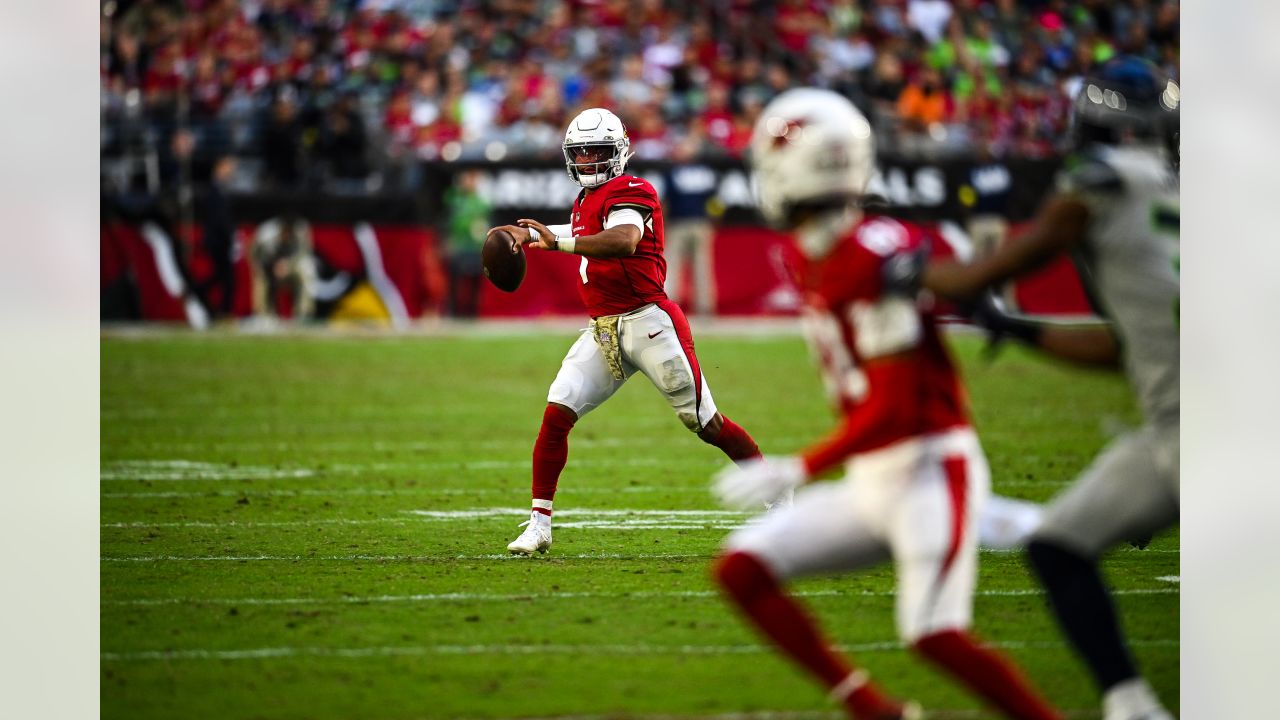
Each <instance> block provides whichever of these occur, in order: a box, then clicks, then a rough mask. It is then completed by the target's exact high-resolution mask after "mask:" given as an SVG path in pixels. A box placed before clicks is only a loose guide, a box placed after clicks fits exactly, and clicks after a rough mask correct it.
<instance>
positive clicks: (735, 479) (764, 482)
mask: <svg viewBox="0 0 1280 720" xmlns="http://www.w3.org/2000/svg"><path fill="white" fill-rule="evenodd" d="M807 477H808V474H807V473H806V472H805V469H804V461H803V460H801V459H800V458H798V457H796V456H794V455H786V456H781V457H774V458H759V459H756V460H748V461H747V462H745V463H742V465H740V466H739V465H734V466H731V467H728V468H725V469H724V470H721V471H720V472H719V473H716V476H715V481H714V482H715V484H714V487H713V489H712V492H714V493H715V495H716V497H717V498H719V499H720V504H722V505H724V506H725V507H727V508H731V509H734V510H751V509H755V508H759V507H760V506H761V504H763V503H768V502H772V501H774V500H776V499H777V498H778V497H779V496H781V495H783V494H784V493H787V492H789V491H792V490H795V489H796V488H797V487H799V486H800V485H801V484H803V483H804V481H805V480H806V479H807Z"/></svg>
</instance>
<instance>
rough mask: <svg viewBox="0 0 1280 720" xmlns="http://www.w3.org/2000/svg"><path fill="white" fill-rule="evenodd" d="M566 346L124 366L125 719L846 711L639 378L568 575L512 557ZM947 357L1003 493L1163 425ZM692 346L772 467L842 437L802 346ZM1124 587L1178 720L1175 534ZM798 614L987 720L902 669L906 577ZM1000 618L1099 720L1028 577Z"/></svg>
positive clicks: (996, 584) (104, 579) (323, 345)
mask: <svg viewBox="0 0 1280 720" xmlns="http://www.w3.org/2000/svg"><path fill="white" fill-rule="evenodd" d="M696 332H697V328H696V327H695V333H696ZM572 339H573V333H572V332H571V331H570V332H561V331H548V332H545V333H541V334H531V335H529V336H527V337H510V336H507V337H479V336H477V337H441V338H431V337H408V338H406V337H401V338H394V337H387V338H377V337H374V338H370V337H328V338H297V337H295V338H287V337H280V338H251V337H234V336H215V337H206V338H200V337H195V336H182V335H176V336H168V337H158V338H150V339H124V338H116V337H106V338H104V340H103V342H102V353H101V363H102V399H101V419H102V459H101V470H102V483H101V492H102V518H101V522H102V529H101V554H102V562H101V587H102V597H101V620H102V637H101V646H102V663H101V680H102V686H101V693H102V697H101V700H102V717H104V718H423V717H470V718H479V717H513V716H520V717H533V716H538V717H552V716H569V715H572V716H610V717H626V716H653V715H665V716H674V715H679V716H686V715H687V716H705V715H718V714H725V713H757V712H766V711H767V712H773V713H787V714H789V715H788V716H823V715H830V714H831V713H830V711H831V707H830V706H829V705H828V704H827V703H826V700H825V699H824V696H823V693H822V692H821V691H820V690H819V689H818V688H817V687H816V686H815V685H813V684H811V683H810V682H809V681H808V679H807V678H806V677H804V676H802V675H801V674H800V673H798V672H797V671H795V670H793V669H792V667H791V666H790V665H789V664H787V663H785V662H784V661H783V660H782V659H781V658H779V657H778V656H776V655H774V654H773V653H771V652H770V651H768V649H767V648H765V647H764V646H763V645H762V644H761V641H760V640H759V639H758V638H757V637H755V636H754V635H753V634H752V633H751V631H750V630H749V629H748V628H747V627H745V626H744V625H743V624H742V623H740V622H739V620H738V618H737V617H736V616H734V615H733V614H732V613H731V612H730V611H729V609H728V607H727V606H726V605H725V604H724V603H723V602H722V601H721V600H720V598H719V597H718V596H716V594H715V593H714V592H713V589H712V586H711V584H710V582H709V579H708V574H707V568H708V564H709V561H710V559H711V557H712V556H713V554H714V553H715V552H716V550H717V547H718V545H719V543H720V541H721V540H722V539H723V537H724V536H725V535H726V533H727V532H728V529H729V528H731V527H733V526H734V525H736V524H738V523H740V522H741V521H742V520H743V517H742V516H739V515H735V514H725V513H721V512H720V511H719V508H718V506H717V505H716V504H715V502H714V501H713V499H712V497H711V495H710V494H709V492H708V490H707V485H708V478H709V476H710V475H711V474H712V473H713V472H714V471H716V470H717V469H718V468H720V467H721V466H722V465H723V464H724V462H725V461H724V460H723V457H722V456H721V455H720V454H719V451H717V450H716V449H715V448H712V447H710V446H707V445H704V444H703V443H701V442H699V441H698V440H697V439H696V438H695V437H694V436H693V435H692V434H690V433H689V432H688V431H687V430H685V429H684V428H683V426H682V425H681V424H680V423H679V421H678V420H676V418H675V416H674V414H673V413H672V412H671V411H670V410H669V408H668V407H667V406H666V404H665V402H664V401H663V400H662V398H661V397H660V396H658V394H657V393H655V392H653V390H652V388H651V387H650V386H649V385H648V383H647V382H646V381H645V380H644V379H643V377H637V378H636V379H634V380H633V381H632V382H630V383H629V384H628V385H627V386H626V387H625V388H623V390H622V392H620V393H619V394H618V396H616V397H615V398H614V399H613V400H611V401H610V402H609V403H608V404H606V405H605V406H604V407H602V408H601V409H600V410H598V411H596V412H595V413H594V414H592V415H590V416H588V417H587V418H585V419H584V420H583V421H582V422H580V423H579V425H578V427H577V429H576V430H575V431H574V433H573V435H572V436H571V439H570V458H569V466H568V468H567V469H566V471H565V473H564V476H563V477H562V479H561V483H560V492H559V494H558V495H557V497H556V509H557V512H556V521H557V529H556V534H555V547H554V548H553V550H552V552H551V553H550V554H549V555H547V556H543V557H535V558H528V559H526V558H509V557H507V556H505V554H504V553H505V546H506V543H507V542H509V541H510V540H511V539H513V538H514V537H515V536H516V535H517V534H518V532H519V529H518V528H517V524H518V523H520V522H521V521H523V520H524V519H526V517H527V512H528V510H527V508H528V489H529V469H528V465H529V453H530V449H531V447H532V444H533V439H534V436H535V435H536V433H537V429H538V423H539V420H540V418H541V414H542V408H543V406H544V402H545V397H546V395H545V393H546V386H547V385H548V384H549V383H550V381H551V379H552V378H553V377H554V375H555V372H556V369H557V367H558V365H559V361H560V358H561V357H562V356H563V354H564V352H565V350H567V348H568V346H569V344H570V343H571V341H572ZM954 345H955V348H956V351H957V354H958V355H959V356H960V358H961V360H962V361H963V364H964V367H965V376H966V379H967V381H968V384H969V388H970V391H971V394H972V400H973V405H974V411H975V415H976V418H977V423H978V427H979V431H980V433H981V436H982V438H983V442H984V445H985V447H986V450H987V453H988V455H989V457H990V461H991V466H992V472H993V482H994V488H995V490H996V491H997V492H1000V493H1003V494H1006V495H1011V496H1015V497H1022V498H1028V499H1033V500H1045V499H1047V498H1049V497H1050V496H1051V495H1052V494H1053V493H1054V492H1056V491H1057V490H1058V489H1060V488H1061V487H1062V486H1063V485H1064V484H1065V483H1067V482H1069V481H1070V479H1071V478H1072V477H1073V475H1074V474H1075V473H1076V472H1078V471H1079V470H1080V469H1082V468H1083V467H1084V466H1085V465H1086V464H1087V463H1088V461H1089V460H1090V458H1091V457H1092V456H1093V455H1094V454H1095V453H1096V452H1097V451H1098V450H1099V449H1100V448H1101V447H1102V446H1103V445H1104V444H1105V443H1106V441H1107V439H1108V434H1109V433H1114V432H1116V431H1117V430H1118V429H1120V428H1123V427H1125V426H1132V425H1134V424H1136V423H1137V422H1138V415H1137V412H1136V411H1135V409H1134V407H1133V404H1132V401H1131V400H1130V396H1129V392H1128V389H1127V387H1126V386H1125V384H1124V383H1123V380H1122V379H1121V378H1119V377H1118V376H1110V375H1102V374H1094V373H1083V372H1079V371H1075V370H1069V369H1064V368H1062V367H1060V366H1055V365H1050V364H1046V363H1044V362H1042V361H1040V360H1037V359H1035V358H1033V357H1031V356H1029V355H1025V354H1021V353H1018V352H1016V351H1013V350H1006V351H1005V353H1004V354H1003V355H1002V356H1001V358H1000V359H999V360H998V361H997V362H996V363H994V364H990V365H988V364H986V363H983V362H981V361H979V360H977V355H978V352H977V349H978V346H977V343H976V342H975V341H974V340H972V339H965V338H957V339H956V340H955V341H954ZM698 350H699V357H700V359H701V361H702V364H703V368H704V372H706V374H707V376H708V379H709V381H710V383H711V387H712V389H713V391H714V393H715V397H716V401H717V404H718V405H719V406H720V408H721V409H722V410H723V411H724V412H725V413H726V414H728V415H729V416H730V417H732V418H734V419H735V420H736V421H738V422H739V423H741V424H742V425H743V426H744V427H746V428H747V429H748V430H749V431H750V432H751V433H752V434H753V435H754V436H755V438H756V439H757V441H758V442H759V443H760V445H761V447H762V448H763V449H764V450H765V452H768V453H779V452H788V451H791V450H795V449H797V448H799V447H801V446H803V445H804V444H805V443H806V442H808V441H809V440H811V439H813V438H814V437H816V436H817V435H818V434H819V433H821V432H824V431H825V430H826V429H827V428H829V427H830V425H831V423H832V418H831V415H830V414H829V412H828V410H827V409H826V406H825V404H824V402H823V399H822V397H821V392H820V388H819V383H818V379H817V376H816V374H815V372H814V371H813V369H812V368H811V367H810V364H809V361H808V357H807V354H806V351H805V349H804V346H803V343H802V341H801V340H799V339H798V338H789V337H780V338H767V339H758V338H755V339H752V338H732V337H713V336H706V337H701V338H700V339H699V343H698ZM1106 569H1107V571H1108V573H1109V577H1110V579H1111V581H1112V583H1113V585H1114V586H1115V588H1116V589H1118V590H1119V591H1120V594H1118V596H1117V602H1118V605H1119V607H1120V610H1121V612H1122V614H1123V618H1124V622H1125V625H1126V627H1127V629H1128V631H1129V633H1130V636H1131V639H1132V640H1133V642H1134V645H1135V652H1136V654H1137V656H1138V658H1139V660H1140V662H1141V663H1142V665H1143V668H1144V670H1145V671H1146V673H1147V674H1148V676H1149V677H1150V678H1151V680H1152V682H1153V684H1154V685H1155V687H1156V689H1157V691H1158V692H1159V693H1160V694H1161V695H1162V697H1163V698H1164V699H1165V700H1166V701H1167V702H1169V703H1172V704H1173V705H1174V709H1176V704H1177V698H1178V686H1179V677H1178V652H1179V647H1178V602H1179V596H1178V585H1177V584H1176V583H1171V582H1169V581H1167V580H1162V579H1161V578H1162V577H1165V576H1176V575H1177V574H1178V572H1179V571H1178V539H1177V535H1176V532H1175V533H1170V534H1167V535H1165V536H1162V537H1159V538H1157V539H1156V541H1155V542H1154V543H1153V544H1152V546H1151V548H1150V549H1148V550H1146V551H1134V550H1130V549H1124V550H1119V551H1116V552H1115V553H1113V554H1112V555H1111V556H1109V558H1108V561H1107V566H1106ZM795 587H796V590H798V591H799V592H800V593H802V594H804V595H805V599H806V601H807V602H809V603H810V604H811V607H812V608H813V610H814V612H815V613H816V614H817V615H818V617H819V618H820V619H821V621H822V622H823V623H824V625H825V627H826V628H827V629H828V631H829V632H830V633H831V634H832V635H833V636H834V637H835V638H836V639H837V640H838V642H839V643H840V644H841V645H844V646H846V647H848V648H849V649H850V650H851V652H852V653H853V654H854V655H855V657H856V658H857V659H858V660H859V661H860V663H861V664H862V665H863V666H864V667H866V668H868V669H869V670H870V672H871V673H872V674H873V675H874V676H875V677H876V678H877V679H878V680H879V681H880V682H881V683H882V684H883V685H884V686H885V687H886V688H887V689H888V690H889V691H891V692H893V693H895V694H897V695H900V696H905V697H914V698H916V699H918V700H920V701H921V702H922V703H923V704H924V705H925V707H926V708H927V709H929V710H936V711H939V712H938V713H937V714H936V715H934V717H942V718H959V717H964V718H977V717H994V715H991V714H989V713H986V712H985V711H983V710H981V709H980V707H979V705H978V704H977V703H976V702H975V701H973V700H971V699H970V698H969V697H968V696H966V695H964V694H962V693H961V692H959V691H958V690H957V689H956V688H955V686H953V685H952V684H950V683H949V682H948V681H947V680H946V679H944V678H943V677H942V676H940V675H938V674H936V673H934V672H933V671H932V670H930V669H928V668H926V667H924V666H923V665H921V664H920V663H918V662H917V661H916V659H915V658H914V657H912V656H911V655H910V654H909V653H908V652H906V651H903V650H902V649H901V648H900V647H899V646H898V645H897V643H896V642H895V637H894V630H893V624H892V607H893V598H892V594H891V592H892V587H893V585H892V575H891V572H890V570H889V569H888V568H879V569H875V570H872V571H868V572H865V573H862V574H858V575H854V576H846V577H841V578H821V579H814V580H808V581H805V582H802V583H799V584H797V585H796V586H795ZM975 617H976V629H977V630H978V632H979V633H981V634H982V635H983V636H984V637H985V638H986V639H988V640H989V641H991V642H993V643H996V644H998V645H1000V646H1002V647H1004V648H1006V651H1007V652H1008V653H1009V654H1010V655H1012V656H1013V657H1014V658H1016V659H1017V661H1018V662H1020V663H1021V664H1022V666H1023V667H1024V668H1025V669H1026V670H1027V672H1028V673H1029V674H1030V675H1031V677H1032V678H1033V679H1034V681H1035V682H1036V683H1037V684H1038V685H1039V686H1040V687H1041V688H1042V689H1043V690H1044V691H1045V692H1046V694H1047V695H1048V696H1049V697H1050V698H1051V699H1052V700H1053V701H1054V702H1055V703H1056V704H1057V705H1058V706H1059V707H1061V708H1064V709H1066V710H1069V711H1072V713H1071V714H1072V715H1073V716H1077V717H1096V716H1097V711H1096V708H1097V705H1098V703H1097V699H1096V698H1095V696H1094V693H1093V691H1092V689H1091V687H1090V685H1089V683H1088V681H1087V678H1086V675H1085V673H1084V670H1083V667H1082V666H1081V665H1080V664H1079V663H1078V662H1077V661H1076V660H1075V658H1074V657H1073V655H1072V654H1071V652H1070V650H1069V649H1068V648H1066V647H1064V645H1063V641H1062V638H1061V637H1060V635H1059V634H1058V632H1057V630H1056V628H1055V627H1054V626H1053V624H1052V620H1051V618H1050V616H1049V615H1048V613H1047V611H1046V609H1045V608H1044V598H1043V596H1042V595H1040V594H1038V592H1037V590H1036V586H1035V584H1034V581H1033V580H1032V579H1031V577H1030V576H1029V575H1028V573H1027V571H1026V570H1025V568H1024V566H1023V564H1022V560H1021V558H1020V556H1019V555H1018V554H1011V553H984V554H983V556H982V564H981V578H980V582H979V596H978V597H977V598H976V607H975Z"/></svg>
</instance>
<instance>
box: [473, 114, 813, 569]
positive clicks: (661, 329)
mask: <svg viewBox="0 0 1280 720" xmlns="http://www.w3.org/2000/svg"><path fill="white" fill-rule="evenodd" d="M630 145H631V143H630V141H629V140H628V139H627V132H626V129H625V128H624V127H623V125H622V121H621V120H619V119H618V116H616V115H614V114H613V113H612V112H609V111H608V110H605V109H603V108H591V109H588V110H584V111H583V112H582V113H580V114H579V115H578V116H577V117H575V118H574V119H573V121H572V122H570V123H569V129H568V130H567V131H566V132H565V137H564V156H565V165H566V168H567V169H568V171H569V176H570V177H572V178H573V179H574V180H575V181H576V182H577V183H578V184H579V185H581V186H582V188H583V189H582V192H580V193H579V194H578V199H577V200H576V201H575V202H574V204H573V214H572V216H571V220H572V222H571V223H569V224H565V225H552V226H550V227H548V226H546V225H543V224H542V223H540V222H538V221H536V220H520V221H519V222H518V225H519V227H516V226H511V225H507V226H503V228H502V229H505V230H507V231H508V232H511V233H512V234H514V235H515V236H516V237H522V236H527V238H528V239H527V241H526V242H528V243H529V244H530V247H537V248H541V249H543V250H550V251H554V252H567V253H575V254H577V255H581V256H582V264H581V266H580V267H579V271H578V274H579V277H580V279H581V281H582V282H581V285H580V286H579V287H580V290H581V293H582V301H583V303H584V304H585V305H586V306H587V312H588V313H589V314H590V315H591V327H590V328H589V329H588V330H586V331H584V332H583V333H582V335H581V336H580V337H579V338H578V340H577V342H575V343H574V344H573V347H571V348H569V354H568V355H566V356H565V358H564V362H563V363H562V364H561V366H560V372H559V374H557V375H556V379H555V381H554V382H552V383H551V389H550V390H549V391H548V393H547V408H546V410H545V411H544V413H543V416H542V428H541V429H540V430H539V431H538V439H537V442H536V443H535V444H534V447H533V510H532V513H531V514H530V518H529V522H528V523H527V524H526V527H525V530H524V532H523V533H522V534H521V535H520V537H518V538H516V539H515V540H514V541H513V542H512V543H511V544H510V545H508V546H507V549H508V550H509V551H511V552H512V553H516V554H521V555H529V554H532V553H534V552H546V551H547V549H548V548H550V547H551V504H552V500H553V499H554V497H555V493H556V485H557V483H558V481H559V479H560V472H561V471H562V470H563V469H564V466H565V462H566V461H567V459H568V453H569V445H568V438H569V431H570V430H572V429H573V425H574V423H576V422H577V421H578V420H579V419H580V418H581V417H582V416H583V415H585V414H587V413H589V412H591V411H592V410H594V409H595V408H597V407H599V406H600V404H601V403H603V402H604V401H605V400H608V399H609V398H610V397H611V396H612V395H613V394H614V393H615V392H617V391H618V388H620V387H622V384H623V383H625V382H626V381H627V379H628V378H630V377H631V376H632V375H633V374H635V373H636V372H637V371H638V372H641V373H643V374H644V375H645V377H647V378H648V379H649V381H650V382H652V383H653V385H654V387H656V388H657V389H658V391H659V392H661V393H662V394H663V396H664V397H666V398H667V402H669V403H670V404H671V407H672V408H673V409H674V410H675V411H676V415H677V416H678V417H679V418H680V421H681V422H682V423H684V425H685V427H687V428H689V430H691V431H693V432H695V433H697V434H698V437H699V438H701V439H702V440H703V441H704V442H706V443H709V444H711V445H715V446H716V447H718V448H720V449H721V450H722V451H723V452H724V453H725V455H728V456H729V458H730V459H732V460H734V461H741V460H748V459H751V458H757V457H759V456H760V450H759V448H757V447H756V443H755V441H754V440H752V439H751V436H750V435H748V434H747V432H746V431H745V430H743V429H742V428H741V427H740V426H739V425H737V424H736V423H734V422H733V421H732V420H730V419H729V418H727V417H725V416H724V415H723V414H722V413H720V412H719V411H718V410H717V409H716V404H715V401H714V400H713V399H712V398H711V390H710V388H709V387H707V380H706V378H705V377H703V375H702V370H701V368H700V367H699V365H698V356H697V355H696V354H695V353H694V349H693V335H692V334H691V333H690V332H689V322H688V321H687V320H686V319H685V316H684V313H683V312H681V310H680V308H679V306H677V305H676V304H675V303H673V302H671V301H670V300H669V299H667V295H666V293H665V292H663V289H662V288H663V283H664V282H665V280H666V274H667V262H666V259H665V258H664V256H663V226H662V205H661V204H660V203H659V202H658V194H657V192H655V191H654V189H653V186H652V185H650V184H649V183H648V182H647V181H645V180H643V179H641V178H638V177H635V176H634V175H627V174H624V172H623V171H624V169H625V168H626V164H627V160H628V158H630V156H631V153H630V151H629V147H630ZM495 229H496V228H495ZM789 497H790V496H789V494H786V497H785V499H789ZM770 500H775V499H774V498H770Z"/></svg>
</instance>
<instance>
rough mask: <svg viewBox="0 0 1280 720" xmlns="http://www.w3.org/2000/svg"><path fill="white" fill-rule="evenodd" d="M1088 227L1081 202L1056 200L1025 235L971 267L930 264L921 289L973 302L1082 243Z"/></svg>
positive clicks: (953, 264)
mask: <svg viewBox="0 0 1280 720" xmlns="http://www.w3.org/2000/svg"><path fill="white" fill-rule="evenodd" d="M1088 226H1089V208H1088V207H1087V206H1086V205H1085V204H1084V203H1083V202H1081V201H1080V200H1079V199H1077V198H1075V197H1071V196H1069V195H1060V196H1057V197H1055V198H1053V199H1051V200H1050V201H1049V202H1048V204H1046V205H1045V206H1044V207H1043V208H1042V209H1041V210H1040V214H1039V215H1038V216H1037V217H1036V222H1035V225H1034V227H1033V228H1032V229H1031V231H1030V232H1028V233H1027V234H1025V235H1023V236H1022V237H1019V238H1017V239H1015V240H1013V241H1012V242H1008V243H1005V244H1004V245H1002V246H1000V247H999V248H998V249H997V250H996V251H995V252H993V253H991V254H990V255H987V256H986V257H983V258H981V259H979V260H976V261H974V262H972V263H960V262H955V261H953V260H948V261H938V262H931V263H929V265H928V266H927V267H926V268H925V270H924V274H923V277H922V278H921V280H922V285H923V287H925V288H928V289H929V290H932V291H933V292H935V293H937V294H938V295H941V296H943V297H946V298H950V299H952V300H955V301H958V302H962V303H968V302H973V301H975V300H977V299H978V297H979V296H980V295H981V294H982V291H983V290H985V289H986V288H989V287H992V286H994V285H1000V284H1002V283H1004V282H1007V281H1008V280H1011V279H1013V278H1015V277H1018V276H1020V275H1024V274H1026V273H1028V272H1031V271H1032V270H1035V269H1037V268H1039V267H1041V266H1042V265H1044V264H1045V263H1047V262H1049V261H1050V260H1052V259H1053V258H1055V257H1057V256H1058V255H1060V254H1061V253H1064V252H1066V251H1068V250H1070V249H1071V248H1073V247H1075V246H1076V245H1078V244H1079V243H1080V242H1081V241H1083V240H1084V237H1085V233H1086V231H1087V230H1088Z"/></svg>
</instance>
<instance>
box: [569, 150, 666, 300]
mask: <svg viewBox="0 0 1280 720" xmlns="http://www.w3.org/2000/svg"><path fill="white" fill-rule="evenodd" d="M621 208H631V209H633V210H635V211H636V212H638V213H640V216H641V217H643V218H644V234H643V235H642V236H641V238H640V244H639V245H637V246H636V252H635V254H634V255H629V256H627V257H618V258H588V257H586V256H585V255H584V256H583V258H582V265H581V267H580V268H579V270H578V276H579V277H580V278H581V280H582V285H581V287H580V292H581V293H582V302H583V304H585V305H586V306H587V312H588V313H589V314H590V315H591V317H599V316H601V315H617V314H619V313H625V312H628V311H631V310H635V309H636V308H638V307H641V306H642V305H647V304H648V303H652V302H661V301H663V300H666V299H667V294H666V292H665V291H664V290H663V289H662V286H663V284H664V283H665V282H666V280H667V259H666V257H665V256H664V255H663V250H664V247H665V242H666V240H665V236H664V235H663V226H662V204H661V203H660V202H658V193H657V192H656V191H654V189H653V185H650V184H649V182H648V181H647V180H644V179H641V178H638V177H635V176H634V175H619V176H618V177H616V178H613V179H612V180H610V181H608V182H606V183H604V184H603V185H601V186H599V187H596V188H592V189H590V190H583V191H582V192H580V193H578V199H577V200H575V201H574V203H573V215H572V216H570V220H572V221H573V222H572V223H571V226H572V232H573V236H574V237H582V236H584V235H595V234H596V233H599V232H601V231H603V230H604V223H605V220H607V219H608V217H609V213H610V212H612V211H614V210H618V209H621Z"/></svg>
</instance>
